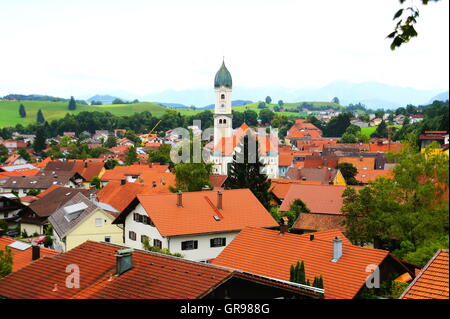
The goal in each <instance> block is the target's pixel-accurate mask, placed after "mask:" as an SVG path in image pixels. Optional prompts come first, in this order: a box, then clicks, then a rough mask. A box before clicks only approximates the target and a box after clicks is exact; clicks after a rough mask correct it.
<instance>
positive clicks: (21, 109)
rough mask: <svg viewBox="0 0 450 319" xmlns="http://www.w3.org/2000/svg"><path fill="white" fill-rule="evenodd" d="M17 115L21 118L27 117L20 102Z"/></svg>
mask: <svg viewBox="0 0 450 319" xmlns="http://www.w3.org/2000/svg"><path fill="white" fill-rule="evenodd" d="M19 115H20V117H21V118H25V117H27V112H26V111H25V106H24V105H23V104H22V103H21V104H20V107H19Z"/></svg>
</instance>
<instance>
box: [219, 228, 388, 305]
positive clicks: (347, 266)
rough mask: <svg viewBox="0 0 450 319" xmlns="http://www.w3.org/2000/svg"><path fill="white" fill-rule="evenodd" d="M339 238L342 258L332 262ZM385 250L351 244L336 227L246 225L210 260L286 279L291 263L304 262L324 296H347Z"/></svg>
mask: <svg viewBox="0 0 450 319" xmlns="http://www.w3.org/2000/svg"><path fill="white" fill-rule="evenodd" d="M336 236H338V237H339V238H341V239H342V247H343V249H342V251H343V254H342V257H341V258H340V259H339V260H338V261H337V262H332V261H331V260H332V258H333V239H334V238H335V237H336ZM388 255H389V252H388V251H385V250H379V249H373V248H366V247H360V246H354V245H352V244H351V243H350V242H349V241H348V240H347V239H346V238H345V236H344V235H343V234H342V233H341V232H340V231H338V230H329V231H324V232H318V233H314V239H313V240H310V236H309V234H305V235H297V234H291V233H285V234H284V235H282V236H280V234H279V231H274V230H268V229H261V228H253V227H247V228H245V229H243V230H242V231H241V232H240V233H239V234H238V235H237V236H236V237H235V238H234V239H233V241H232V242H231V243H230V244H229V245H228V246H227V247H225V249H224V250H223V251H222V253H220V254H219V256H217V257H216V258H215V259H214V260H213V261H212V263H213V264H215V265H220V266H224V267H229V268H233V269H239V270H243V271H247V272H251V273H255V274H258V275H263V276H267V277H271V278H277V279H281V280H289V277H290V275H289V274H290V266H291V265H292V264H295V263H296V262H297V261H302V260H303V261H304V263H305V271H306V278H307V279H309V280H310V282H313V280H314V276H318V275H322V276H323V280H324V289H325V298H331V299H335V298H338V299H350V298H354V297H355V295H356V294H357V293H358V292H359V291H360V289H361V288H362V287H363V285H364V284H365V281H366V279H367V277H368V275H369V273H368V272H366V267H367V265H370V264H374V265H380V264H381V263H382V262H383V261H384V260H385V258H386V257H387V256H388Z"/></svg>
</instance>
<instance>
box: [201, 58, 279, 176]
mask: <svg viewBox="0 0 450 319" xmlns="http://www.w3.org/2000/svg"><path fill="white" fill-rule="evenodd" d="M214 89H215V91H216V104H215V108H214V142H213V149H212V153H211V156H210V161H211V162H212V163H214V166H213V174H219V175H227V172H228V165H229V164H230V163H231V162H232V161H233V155H234V153H235V151H239V142H240V138H241V137H242V136H244V135H245V134H246V133H251V134H253V135H254V136H256V135H257V134H256V132H255V131H253V130H252V129H251V128H249V127H248V126H247V125H246V124H243V125H242V126H241V127H240V128H238V129H236V130H233V115H232V112H231V92H232V78H231V74H230V72H229V71H228V69H227V68H226V67H225V62H223V63H222V66H221V67H220V69H219V71H217V73H216V76H215V78H214ZM248 131H250V132H248ZM258 142H259V145H260V160H261V162H262V163H263V164H264V173H265V174H266V175H268V177H269V178H278V138H271V137H269V136H267V135H266V134H264V137H262V138H261V137H258Z"/></svg>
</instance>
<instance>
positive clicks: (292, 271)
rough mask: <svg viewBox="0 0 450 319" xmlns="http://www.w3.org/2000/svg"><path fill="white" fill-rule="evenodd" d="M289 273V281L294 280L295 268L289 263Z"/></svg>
mask: <svg viewBox="0 0 450 319" xmlns="http://www.w3.org/2000/svg"><path fill="white" fill-rule="evenodd" d="M289 274H290V276H289V281H292V282H294V280H295V268H294V265H291V269H290V272H289Z"/></svg>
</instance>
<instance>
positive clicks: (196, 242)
mask: <svg viewBox="0 0 450 319" xmlns="http://www.w3.org/2000/svg"><path fill="white" fill-rule="evenodd" d="M197 247H198V241H197V240H194V249H197Z"/></svg>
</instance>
